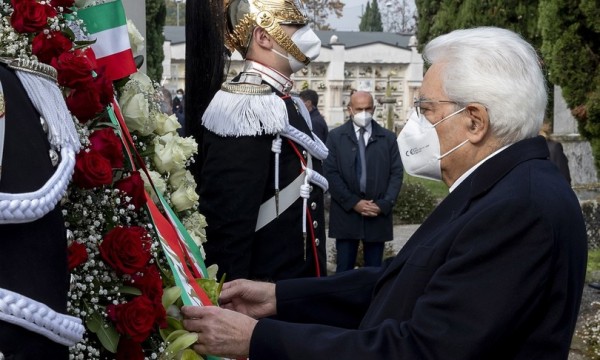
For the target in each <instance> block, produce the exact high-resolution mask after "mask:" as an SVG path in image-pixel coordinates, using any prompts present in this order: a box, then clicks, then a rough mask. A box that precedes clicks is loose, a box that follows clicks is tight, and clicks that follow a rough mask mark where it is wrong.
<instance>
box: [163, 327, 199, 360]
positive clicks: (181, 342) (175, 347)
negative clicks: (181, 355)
mask: <svg viewBox="0 0 600 360" xmlns="http://www.w3.org/2000/svg"><path fill="white" fill-rule="evenodd" d="M197 340H198V335H197V334H196V333H189V332H188V333H187V334H184V335H181V336H179V337H178V338H177V339H175V341H173V342H172V343H170V344H169V346H167V349H166V350H165V353H164V354H165V356H167V358H168V359H173V357H174V356H175V355H176V354H177V353H178V352H180V351H182V350H184V349H186V348H188V347H190V346H191V345H193V344H194V343H195V342H196V341H197Z"/></svg>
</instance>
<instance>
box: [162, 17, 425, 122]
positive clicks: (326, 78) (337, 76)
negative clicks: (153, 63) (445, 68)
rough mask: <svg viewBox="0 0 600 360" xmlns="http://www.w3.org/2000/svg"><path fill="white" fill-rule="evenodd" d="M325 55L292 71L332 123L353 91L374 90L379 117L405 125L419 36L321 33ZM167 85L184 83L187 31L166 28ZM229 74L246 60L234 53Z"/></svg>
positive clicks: (417, 71) (418, 65)
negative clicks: (301, 68) (300, 68)
mask: <svg viewBox="0 0 600 360" xmlns="http://www.w3.org/2000/svg"><path fill="white" fill-rule="evenodd" d="M316 33H317V35H318V36H319V38H320V39H321V43H322V47H321V54H320V55H319V57H318V58H317V59H316V60H315V61H313V62H312V63H311V64H310V65H309V66H308V67H306V68H305V69H303V70H301V71H299V72H297V73H296V74H294V75H293V80H294V90H295V91H301V90H304V89H307V88H308V89H313V90H315V91H317V92H318V93H319V110H320V111H321V113H322V114H323V116H324V117H325V119H326V121H327V123H328V124H329V126H330V127H335V126H337V125H340V124H341V123H343V122H344V120H345V118H346V116H347V114H346V104H347V103H348V100H349V97H350V93H351V91H352V90H367V91H370V92H372V93H373V95H374V96H375V98H376V100H377V101H378V102H379V103H378V104H377V110H376V114H375V118H376V119H377V120H378V121H380V122H381V124H382V125H384V126H386V125H387V124H391V123H393V124H394V126H395V128H396V129H397V128H398V126H399V125H403V123H404V121H405V119H406V118H407V116H408V112H409V111H410V109H412V106H413V104H412V99H413V97H414V96H415V92H416V91H417V90H418V89H419V88H420V87H421V82H422V80H423V61H422V58H421V54H419V53H418V52H417V48H416V38H415V37H414V36H412V35H401V34H392V33H384V32H352V31H316ZM164 34H165V39H166V40H165V45H164V50H165V60H164V62H163V85H164V86H165V87H166V88H167V89H169V90H170V91H172V92H173V93H174V91H175V90H176V89H178V88H184V85H185V31H184V28H183V27H175V26H166V27H165V29H164ZM228 65H229V67H228V70H227V71H228V73H227V75H228V78H232V77H234V76H235V75H237V74H238V73H239V72H240V71H241V69H242V58H241V56H240V54H239V53H237V52H236V53H234V54H233V56H232V57H231V60H230V64H228Z"/></svg>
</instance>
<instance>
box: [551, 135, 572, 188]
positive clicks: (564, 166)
mask: <svg viewBox="0 0 600 360" xmlns="http://www.w3.org/2000/svg"><path fill="white" fill-rule="evenodd" d="M546 144H547V145H548V150H549V151H550V161H552V162H553V163H554V164H555V165H556V167H558V170H560V173H561V174H563V176H564V177H565V179H567V181H568V182H569V184H570V183H571V172H570V171H569V160H568V159H567V157H566V156H565V152H564V151H563V146H562V144H561V143H559V142H558V141H554V140H551V139H548V138H546Z"/></svg>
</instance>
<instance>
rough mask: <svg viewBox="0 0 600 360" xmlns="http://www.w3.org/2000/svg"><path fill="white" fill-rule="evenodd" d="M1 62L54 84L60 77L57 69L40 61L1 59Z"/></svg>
mask: <svg viewBox="0 0 600 360" xmlns="http://www.w3.org/2000/svg"><path fill="white" fill-rule="evenodd" d="M0 62H3V63H5V64H6V65H8V67H10V68H13V69H17V70H21V71H27V72H30V73H32V74H36V75H40V76H43V77H45V78H47V79H48V80H51V81H54V82H56V79H57V76H58V75H57V72H56V69H55V68H53V67H52V66H50V65H48V64H44V63H41V62H39V61H34V60H29V59H22V58H5V57H0Z"/></svg>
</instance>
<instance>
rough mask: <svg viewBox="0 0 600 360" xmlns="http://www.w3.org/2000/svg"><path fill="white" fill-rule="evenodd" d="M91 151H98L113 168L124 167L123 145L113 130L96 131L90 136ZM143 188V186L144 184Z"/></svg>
mask: <svg viewBox="0 0 600 360" xmlns="http://www.w3.org/2000/svg"><path fill="white" fill-rule="evenodd" d="M89 139H90V142H91V145H90V149H92V150H96V151H98V152H99V153H100V154H102V156H104V157H105V158H107V159H108V160H109V161H110V165H111V166H112V167H113V168H122V167H123V144H122V143H121V139H119V137H118V136H117V135H116V134H115V132H114V130H113V129H111V128H104V129H100V130H96V131H94V132H93V133H92V135H90V138H89ZM142 186H143V184H142Z"/></svg>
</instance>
